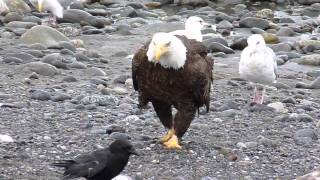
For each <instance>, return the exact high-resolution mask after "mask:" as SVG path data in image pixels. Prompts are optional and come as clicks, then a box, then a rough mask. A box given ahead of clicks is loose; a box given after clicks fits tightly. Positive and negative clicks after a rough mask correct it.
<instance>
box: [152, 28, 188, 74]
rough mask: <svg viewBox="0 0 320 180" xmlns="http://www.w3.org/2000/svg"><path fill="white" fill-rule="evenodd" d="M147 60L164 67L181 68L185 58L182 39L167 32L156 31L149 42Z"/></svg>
mask: <svg viewBox="0 0 320 180" xmlns="http://www.w3.org/2000/svg"><path fill="white" fill-rule="evenodd" d="M147 56H148V60H149V61H150V62H153V63H160V65H161V66H162V67H164V68H173V69H179V68H181V67H182V66H183V65H184V64H185V61H186V59H187V48H186V47H185V45H184V44H183V43H182V41H181V40H180V39H179V38H177V37H176V36H174V35H171V34H169V33H156V34H154V35H153V38H152V40H151V42H150V44H149V48H148V51H147Z"/></svg>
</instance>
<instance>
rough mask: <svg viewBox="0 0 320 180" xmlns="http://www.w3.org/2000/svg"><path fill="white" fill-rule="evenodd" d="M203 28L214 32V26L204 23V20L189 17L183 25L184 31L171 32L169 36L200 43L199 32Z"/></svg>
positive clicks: (200, 35) (200, 36)
mask: <svg viewBox="0 0 320 180" xmlns="http://www.w3.org/2000/svg"><path fill="white" fill-rule="evenodd" d="M204 27H212V29H213V30H214V31H216V26H212V25H211V24H208V23H206V22H204V20H203V19H202V18H200V17H197V16H191V17H189V18H188V19H187V21H186V23H185V29H183V30H176V31H172V32H170V34H173V35H180V36H186V37H187V38H188V39H195V40H197V41H199V42H202V33H201V30H202V29H203V28H204Z"/></svg>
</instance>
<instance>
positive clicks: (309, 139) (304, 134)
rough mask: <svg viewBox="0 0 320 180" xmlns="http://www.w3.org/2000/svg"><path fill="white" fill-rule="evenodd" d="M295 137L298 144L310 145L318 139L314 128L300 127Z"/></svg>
mask: <svg viewBox="0 0 320 180" xmlns="http://www.w3.org/2000/svg"><path fill="white" fill-rule="evenodd" d="M293 139H294V140H295V143H296V144H297V145H302V146H310V145H312V144H313V143H314V142H315V140H317V139H318V136H317V133H316V132H315V130H314V129H309V128H307V129H300V130H298V131H296V132H295V134H294V136H293Z"/></svg>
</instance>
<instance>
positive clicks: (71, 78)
mask: <svg viewBox="0 0 320 180" xmlns="http://www.w3.org/2000/svg"><path fill="white" fill-rule="evenodd" d="M62 81H64V82H77V78H75V77H73V76H67V77H64V78H63V79H62Z"/></svg>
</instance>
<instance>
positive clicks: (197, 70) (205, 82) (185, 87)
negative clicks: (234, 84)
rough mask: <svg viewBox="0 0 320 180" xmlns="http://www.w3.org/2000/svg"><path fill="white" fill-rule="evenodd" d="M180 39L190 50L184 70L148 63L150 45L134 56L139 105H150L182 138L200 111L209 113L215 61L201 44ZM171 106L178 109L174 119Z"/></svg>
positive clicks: (133, 67)
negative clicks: (204, 107)
mask: <svg viewBox="0 0 320 180" xmlns="http://www.w3.org/2000/svg"><path fill="white" fill-rule="evenodd" d="M177 37H178V38H179V39H180V40H181V41H182V42H183V44H184V45H185V46H186V48H187V60H186V62H185V64H184V66H183V67H182V68H180V69H173V68H164V67H162V66H161V65H160V64H159V63H157V64H155V63H153V62H149V61H148V57H147V55H146V53H147V51H148V47H149V43H150V42H148V43H146V44H145V45H144V46H143V47H142V48H141V49H139V50H138V52H137V53H136V54H135V56H134V57H133V61H132V78H133V85H134V89H135V90H136V91H138V92H139V105H140V106H141V107H143V106H145V105H146V104H147V103H148V102H151V103H152V104H153V107H154V109H155V111H156V113H157V115H158V117H159V119H160V121H161V122H162V124H163V125H164V126H165V127H166V128H168V129H170V128H173V129H174V130H175V133H176V135H177V137H178V138H181V137H182V136H183V135H184V133H185V132H186V131H187V129H188V128H189V126H190V123H191V121H192V120H193V119H194V116H195V114H196V112H197V109H198V108H199V107H201V106H203V105H206V107H207V111H208V110H209V100H210V88H211V84H212V80H213V77H212V69H213V60H212V59H211V58H209V57H207V50H206V48H205V46H204V45H203V44H202V43H201V42H198V41H195V40H188V39H187V38H185V37H181V36H177ZM172 106H174V107H175V108H176V109H177V114H176V115H175V117H174V119H173V117H172Z"/></svg>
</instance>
